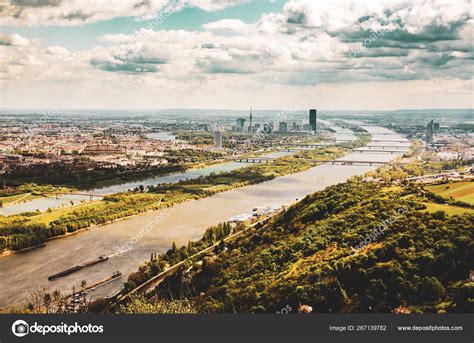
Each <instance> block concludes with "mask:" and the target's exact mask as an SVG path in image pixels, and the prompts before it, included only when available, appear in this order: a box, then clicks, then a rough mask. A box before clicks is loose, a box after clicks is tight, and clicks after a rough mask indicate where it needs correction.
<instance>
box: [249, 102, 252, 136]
mask: <svg viewBox="0 0 474 343" xmlns="http://www.w3.org/2000/svg"><path fill="white" fill-rule="evenodd" d="M249 132H250V133H252V107H250V126H249Z"/></svg>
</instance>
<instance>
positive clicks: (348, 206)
mask: <svg viewBox="0 0 474 343" xmlns="http://www.w3.org/2000/svg"><path fill="white" fill-rule="evenodd" d="M405 192H406V191H405ZM422 209H423V205H420V204H419V203H417V202H416V199H415V200H413V199H407V200H403V199H401V194H399V193H397V192H384V191H383V190H382V189H381V188H380V187H379V186H377V185H376V184H364V183H355V182H347V183H343V184H340V185H336V186H333V187H329V188H327V189H326V190H324V191H322V192H318V193H315V194H313V195H311V196H308V197H306V198H305V199H303V200H302V201H301V202H300V203H298V204H297V205H295V206H292V207H291V208H289V209H288V210H287V211H285V212H284V213H282V214H281V215H279V216H277V217H276V218H275V219H274V220H272V221H270V222H269V223H268V224H266V225H264V226H263V227H259V228H255V229H253V230H251V231H249V232H246V233H245V235H244V237H242V238H240V239H238V240H236V241H234V242H232V243H231V244H230V245H229V246H228V247H227V248H228V249H227V250H226V251H225V252H221V253H220V254H218V255H217V256H209V257H207V258H205V259H204V261H203V262H204V263H203V264H202V266H195V267H194V268H193V269H192V270H191V271H189V270H187V271H186V272H184V271H183V273H177V274H175V275H174V276H173V277H170V278H169V279H168V280H166V282H164V283H163V284H162V285H161V286H160V288H159V290H158V291H159V292H160V293H161V296H162V297H165V298H175V299H176V298H182V297H187V298H192V299H194V300H195V301H196V302H197V304H198V306H199V308H200V311H202V312H231V313H248V312H250V313H253V312H276V311H278V310H280V309H282V308H288V307H289V308H291V309H293V311H295V309H296V308H297V307H298V305H299V304H306V305H310V306H312V307H313V309H314V311H313V312H314V313H318V312H319V313H321V312H323V313H327V312H390V311H391V310H393V309H394V308H396V307H398V306H405V307H408V308H409V309H410V310H411V311H417V312H441V313H442V312H473V311H474V283H473V282H470V281H469V279H468V277H469V272H470V271H471V270H473V269H474V268H473V261H474V259H473V248H474V241H473V229H474V216H473V215H472V214H464V215H461V216H447V215H446V214H445V213H443V212H436V213H425V212H422V211H420V210H422Z"/></svg>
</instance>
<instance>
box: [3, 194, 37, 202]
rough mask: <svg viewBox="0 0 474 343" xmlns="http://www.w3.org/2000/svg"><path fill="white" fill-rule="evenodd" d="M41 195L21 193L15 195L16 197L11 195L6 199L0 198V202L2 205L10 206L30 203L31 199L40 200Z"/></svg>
mask: <svg viewBox="0 0 474 343" xmlns="http://www.w3.org/2000/svg"><path fill="white" fill-rule="evenodd" d="M42 197H43V196H42V195H34V194H31V193H23V194H17V195H11V196H8V197H1V198H0V201H2V202H3V205H12V204H14V203H16V202H24V201H30V200H33V199H38V198H42Z"/></svg>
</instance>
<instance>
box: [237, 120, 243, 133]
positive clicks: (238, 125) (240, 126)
mask: <svg viewBox="0 0 474 343" xmlns="http://www.w3.org/2000/svg"><path fill="white" fill-rule="evenodd" d="M244 125H245V118H238V119H237V127H238V128H241V129H242V131H243V128H244ZM239 131H240V130H239Z"/></svg>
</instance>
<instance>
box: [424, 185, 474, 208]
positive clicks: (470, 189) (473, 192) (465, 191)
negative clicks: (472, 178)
mask: <svg viewBox="0 0 474 343" xmlns="http://www.w3.org/2000/svg"><path fill="white" fill-rule="evenodd" d="M426 189H427V190H429V191H431V192H433V193H436V194H438V195H440V196H442V197H443V198H449V197H452V198H454V199H456V200H459V201H464V202H467V203H469V204H473V205H474V182H452V183H447V184H442V185H435V186H428V187H426Z"/></svg>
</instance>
